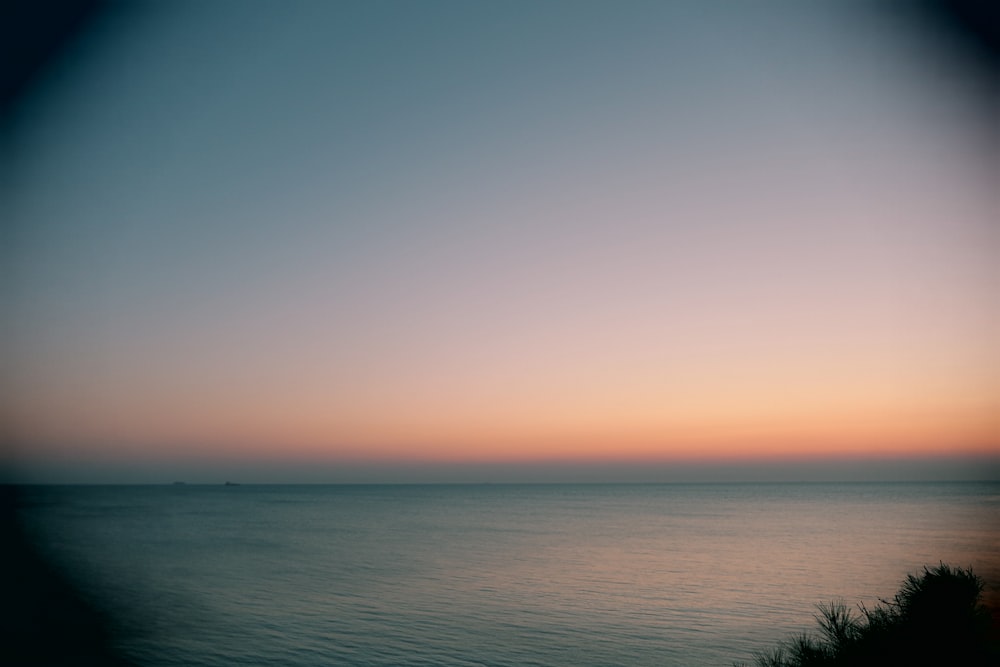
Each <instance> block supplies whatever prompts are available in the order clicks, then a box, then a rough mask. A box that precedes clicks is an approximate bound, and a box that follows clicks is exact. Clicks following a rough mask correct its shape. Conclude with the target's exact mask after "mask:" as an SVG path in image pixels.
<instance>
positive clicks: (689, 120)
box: [2, 2, 1000, 470]
mask: <svg viewBox="0 0 1000 667" xmlns="http://www.w3.org/2000/svg"><path fill="white" fill-rule="evenodd" d="M848 4H849V3H841V2H829V3H823V2H810V3H797V2H789V3H749V4H747V3H735V2H734V3H713V2H707V3H703V2H691V3H659V2H656V3H603V2H602V3H583V2H572V3H554V2H549V3H545V2H543V3H518V2H515V3H506V2H505V3H499V2H497V3H489V2H483V3H479V2H477V3H465V2H456V3H439V2H435V3H322V2H312V3H310V2H303V3H291V4H290V5H289V4H285V3H269V2H262V3H249V4H248V3H229V2H213V3H169V4H166V5H150V6H147V7H142V8H141V9H140V8H139V7H135V8H133V9H132V10H129V11H123V12H120V13H118V14H114V15H109V16H107V17H105V18H104V20H103V21H102V22H101V23H100V24H99V26H98V28H97V29H95V30H94V31H93V32H91V33H90V34H89V35H88V37H87V39H85V40H83V41H81V42H80V44H78V45H77V47H76V50H75V51H74V52H73V57H72V58H71V59H70V60H69V61H67V62H64V63H62V66H61V69H60V70H58V71H57V72H55V73H54V74H53V75H52V76H51V77H50V78H49V80H48V81H47V85H46V86H45V87H44V88H43V89H41V90H40V91H39V92H38V93H37V94H36V95H35V96H34V97H32V98H31V99H29V100H27V101H26V102H25V103H24V104H23V105H22V108H21V109H20V116H19V121H20V122H19V124H18V126H17V135H16V139H15V140H13V141H12V142H11V143H10V148H11V150H10V151H8V155H7V157H6V158H5V159H4V162H5V165H4V179H5V182H6V184H5V186H4V189H5V190H6V192H5V194H4V198H3V199H4V204H3V210H2V215H3V217H4V218H5V219H7V220H9V221H11V222H10V223H8V224H7V225H6V228H7V232H6V236H7V240H6V241H5V243H4V247H5V250H4V251H3V263H4V264H6V265H7V267H8V268H7V269H6V271H7V275H8V276H9V280H7V279H5V280H4V283H5V287H4V288H3V298H4V301H5V303H6V306H5V311H6V312H8V313H10V314H11V315H12V317H11V318H10V324H9V325H8V326H7V327H5V336H6V341H5V342H4V344H3V350H2V353H3V365H4V372H3V375H4V377H5V380H4V381H3V397H2V407H3V422H4V423H5V424H6V427H5V428H6V434H5V438H6V439H7V440H8V441H10V442H11V443H12V448H11V455H10V456H9V457H8V458H13V459H14V460H16V461H19V462H20V463H21V464H22V465H27V466H29V467H30V466H32V465H41V466H44V465H45V464H46V463H53V464H55V463H58V462H63V463H65V462H67V461H68V462H76V463H80V464H87V465H98V464H99V463H100V462H104V463H106V464H108V465H119V466H121V465H126V466H129V465H138V466H140V467H141V465H148V466H163V465H166V463H165V462H171V461H175V462H181V463H184V462H188V463H192V462H194V463H197V462H198V461H206V462H207V461H220V460H221V461H231V462H237V461H242V462H244V463H245V462H247V461H275V460H278V461H286V462H298V463H296V465H302V466H307V465H311V464H310V462H324V464H334V465H335V464H336V463H338V462H353V465H362V464H363V465H369V464H371V465H376V464H379V463H380V462H381V463H382V464H384V465H386V466H388V467H387V468H386V469H387V470H388V469H389V468H390V467H392V466H396V467H399V466H403V467H404V468H405V466H406V465H410V464H415V463H419V464H420V465H422V466H427V465H432V464H435V462H437V463H440V464H442V465H444V464H446V465H453V464H468V465H480V464H488V463H491V462H504V463H505V464H509V463H512V462H523V461H540V462H541V461H544V462H546V463H545V465H549V466H552V465H557V464H553V463H552V462H553V461H555V462H559V461H564V462H566V463H567V465H569V464H570V463H572V464H573V465H576V464H578V463H579V462H581V461H585V462H589V463H588V465H589V464H593V463H594V462H601V461H621V460H625V461H661V462H663V461H666V462H669V461H673V460H691V459H697V460H700V461H701V460H709V461H710V460H713V459H726V460H729V459H733V458H734V457H735V458H738V459H740V460H745V459H748V458H749V459H753V458H754V457H762V456H763V457H772V458H773V457H775V456H779V457H781V456H800V457H802V456H804V457H813V456H821V455H822V456H826V455H849V456H859V455H861V456H871V455H874V456H883V457H884V456H912V455H921V456H923V455H944V454H960V455H968V454H979V455H982V454H987V455H992V456H997V455H1000V418H998V417H997V415H1000V351H998V345H997V341H1000V300H998V296H997V295H998V294H1000V268H998V266H1000V262H997V261H996V258H997V257H998V256H1000V252H998V251H1000V229H998V224H997V222H996V221H997V220H998V219H1000V205H998V204H1000V199H998V194H997V192H998V191H997V187H996V186H997V185H998V183H997V182H996V180H997V179H996V173H995V171H994V170H993V169H992V168H991V167H993V166H995V163H994V162H993V161H992V160H993V159H994V158H995V155H993V154H992V153H991V152H990V150H991V147H990V146H989V140H990V138H991V136H992V135H991V132H993V131H995V123H996V117H995V116H991V114H990V111H991V108H990V107H989V106H988V103H987V105H984V103H983V102H984V99H987V100H988V98H984V95H985V94H987V93H988V92H989V91H986V93H984V91H983V90H982V89H981V86H980V84H979V82H977V81H975V80H973V78H972V77H971V75H970V74H969V73H968V72H967V71H965V70H963V69H962V68H961V67H960V66H959V64H958V63H956V62H955V61H953V60H952V59H950V57H949V53H948V51H947V50H946V49H944V48H943V47H942V48H938V47H939V46H941V45H938V44H936V43H935V41H934V37H933V35H920V34H919V33H918V32H915V31H913V30H910V29H909V26H906V25H903V24H904V23H905V22H904V21H903V19H902V18H901V17H896V16H893V15H892V14H891V13H887V12H874V11H867V10H864V9H863V8H862V7H863V6H862V5H854V4H850V6H848ZM206 465H207V464H206ZM393 469H396V468H393Z"/></svg>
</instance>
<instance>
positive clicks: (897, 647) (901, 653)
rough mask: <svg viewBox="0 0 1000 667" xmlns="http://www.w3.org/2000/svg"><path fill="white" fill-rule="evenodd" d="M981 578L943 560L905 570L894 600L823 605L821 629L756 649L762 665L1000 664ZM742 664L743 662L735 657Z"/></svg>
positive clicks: (999, 648)
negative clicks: (854, 605) (916, 571)
mask: <svg viewBox="0 0 1000 667" xmlns="http://www.w3.org/2000/svg"><path fill="white" fill-rule="evenodd" d="M982 591H983V580H982V579H980V578H979V577H978V576H977V575H975V574H973V572H972V570H971V569H961V568H953V567H950V566H948V565H944V564H941V565H939V566H938V567H935V568H932V569H928V568H926V567H925V568H924V571H923V574H922V575H920V576H916V575H912V574H911V575H907V577H906V580H905V581H904V582H903V585H902V587H901V588H900V589H899V592H898V593H896V595H895V597H894V598H893V599H892V600H882V601H881V604H879V605H877V606H876V607H875V608H874V609H868V608H867V607H865V606H864V605H861V606H860V607H859V611H858V612H854V611H852V610H851V609H849V608H848V607H846V606H845V605H844V604H843V603H832V604H828V605H820V606H819V614H818V615H817V617H816V620H817V622H818V623H819V634H818V635H801V636H799V637H796V638H794V639H792V640H791V641H787V642H784V643H782V644H781V645H779V646H778V647H777V648H776V649H774V650H773V651H770V652H768V653H763V654H757V655H756V656H755V657H756V660H755V664H756V665H757V666H758V667H834V666H836V667H841V666H847V665H851V666H857V667H876V666H878V667H884V666H885V665H917V666H920V665H968V666H970V667H979V666H982V667H992V666H995V665H1000V645H998V644H1000V642H998V641H997V633H996V629H995V628H991V617H990V613H989V611H988V610H987V609H986V608H985V607H984V606H983V604H982V602H981V599H980V598H981V594H982ZM737 664H740V663H737Z"/></svg>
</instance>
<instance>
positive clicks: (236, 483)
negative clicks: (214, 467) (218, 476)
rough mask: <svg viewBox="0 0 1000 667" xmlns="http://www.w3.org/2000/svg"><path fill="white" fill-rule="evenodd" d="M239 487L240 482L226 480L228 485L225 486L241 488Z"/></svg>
mask: <svg viewBox="0 0 1000 667" xmlns="http://www.w3.org/2000/svg"><path fill="white" fill-rule="evenodd" d="M239 485H240V483H239V482H230V481H229V480H226V483H225V484H223V486H239Z"/></svg>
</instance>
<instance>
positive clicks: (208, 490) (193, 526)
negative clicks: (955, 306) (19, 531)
mask: <svg viewBox="0 0 1000 667" xmlns="http://www.w3.org/2000/svg"><path fill="white" fill-rule="evenodd" d="M17 511H18V517H19V519H20V522H21V524H22V525H23V527H24V531H26V533H27V534H28V536H29V539H30V541H31V542H32V544H33V545H35V548H36V549H37V550H38V551H39V552H40V553H41V554H42V555H43V556H44V558H45V559H47V560H48V561H49V562H50V563H52V564H53V565H54V566H55V567H57V568H58V569H59V570H60V571H61V572H64V573H67V574H68V576H70V577H71V580H72V581H73V582H74V583H75V585H77V586H78V587H79V589H80V594H81V595H82V596H83V597H84V598H86V599H87V600H88V601H89V602H90V603H91V604H92V605H94V607H95V608H96V609H99V610H100V611H101V613H103V614H106V615H108V616H109V617H110V618H113V619H115V621H116V627H117V628H118V629H117V631H116V634H115V639H114V641H115V643H116V649H117V650H119V651H120V652H121V653H122V654H123V655H124V656H126V657H127V658H128V659H129V660H130V661H132V662H133V663H134V664H136V665H141V666H148V667H180V666H185V667H223V666H225V667H232V666H233V665H283V666H288V667H316V666H318V665H346V666H351V665H358V666H361V665H365V666H373V667H375V666H378V667H383V666H386V667H387V666H390V665H391V666H424V665H426V666H431V665H433V666H443V667H447V666H474V665H475V666H497V667H500V666H528V665H535V666H539V667H541V666H545V667H569V666H572V667H598V666H610V665H635V666H643V665H657V666H665V665H666V666H669V665H685V666H688V665H727V666H728V665H732V664H734V663H736V662H740V661H746V662H748V663H749V662H752V660H753V657H754V653H755V652H757V651H766V650H768V649H770V648H773V647H774V646H775V645H776V644H777V643H778V642H780V641H782V640H785V639H789V638H790V637H791V636H792V635H795V634H797V633H801V632H804V631H809V630H811V629H812V628H813V627H814V625H815V621H814V614H816V612H817V607H816V606H817V604H819V603H824V602H830V601H835V600H842V601H844V602H845V603H846V604H847V605H849V606H856V605H858V604H865V605H867V606H868V607H871V606H873V605H874V604H877V603H878V601H879V599H880V598H890V597H891V596H892V595H893V594H894V592H895V591H896V590H897V588H898V586H899V584H900V582H901V581H902V580H903V578H904V577H905V576H906V575H907V574H908V573H919V572H920V571H922V568H923V567H924V566H928V565H929V566H934V565H937V564H939V563H941V562H944V563H950V564H953V565H958V566H962V567H967V566H971V567H973V569H974V570H975V571H976V572H977V573H979V574H981V575H982V576H984V577H985V578H987V580H988V581H990V582H992V584H995V583H996V582H997V581H998V579H997V575H998V574H1000V483H988V482H984V483H977V482H961V483H946V482H935V483H904V482H896V483H885V484H882V483H846V484H834V483H782V484H760V483H757V484H648V485H647V484H583V485H574V484H553V485H545V484H530V485H521V484H477V485H385V486H381V485H329V486H326V485H295V486H276V485H275V486H272V485H240V486H224V485H221V484H220V485H212V486H203V485H164V486H30V487H23V488H22V489H21V491H20V495H19V501H18V510H17ZM992 584H991V585H992Z"/></svg>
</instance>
